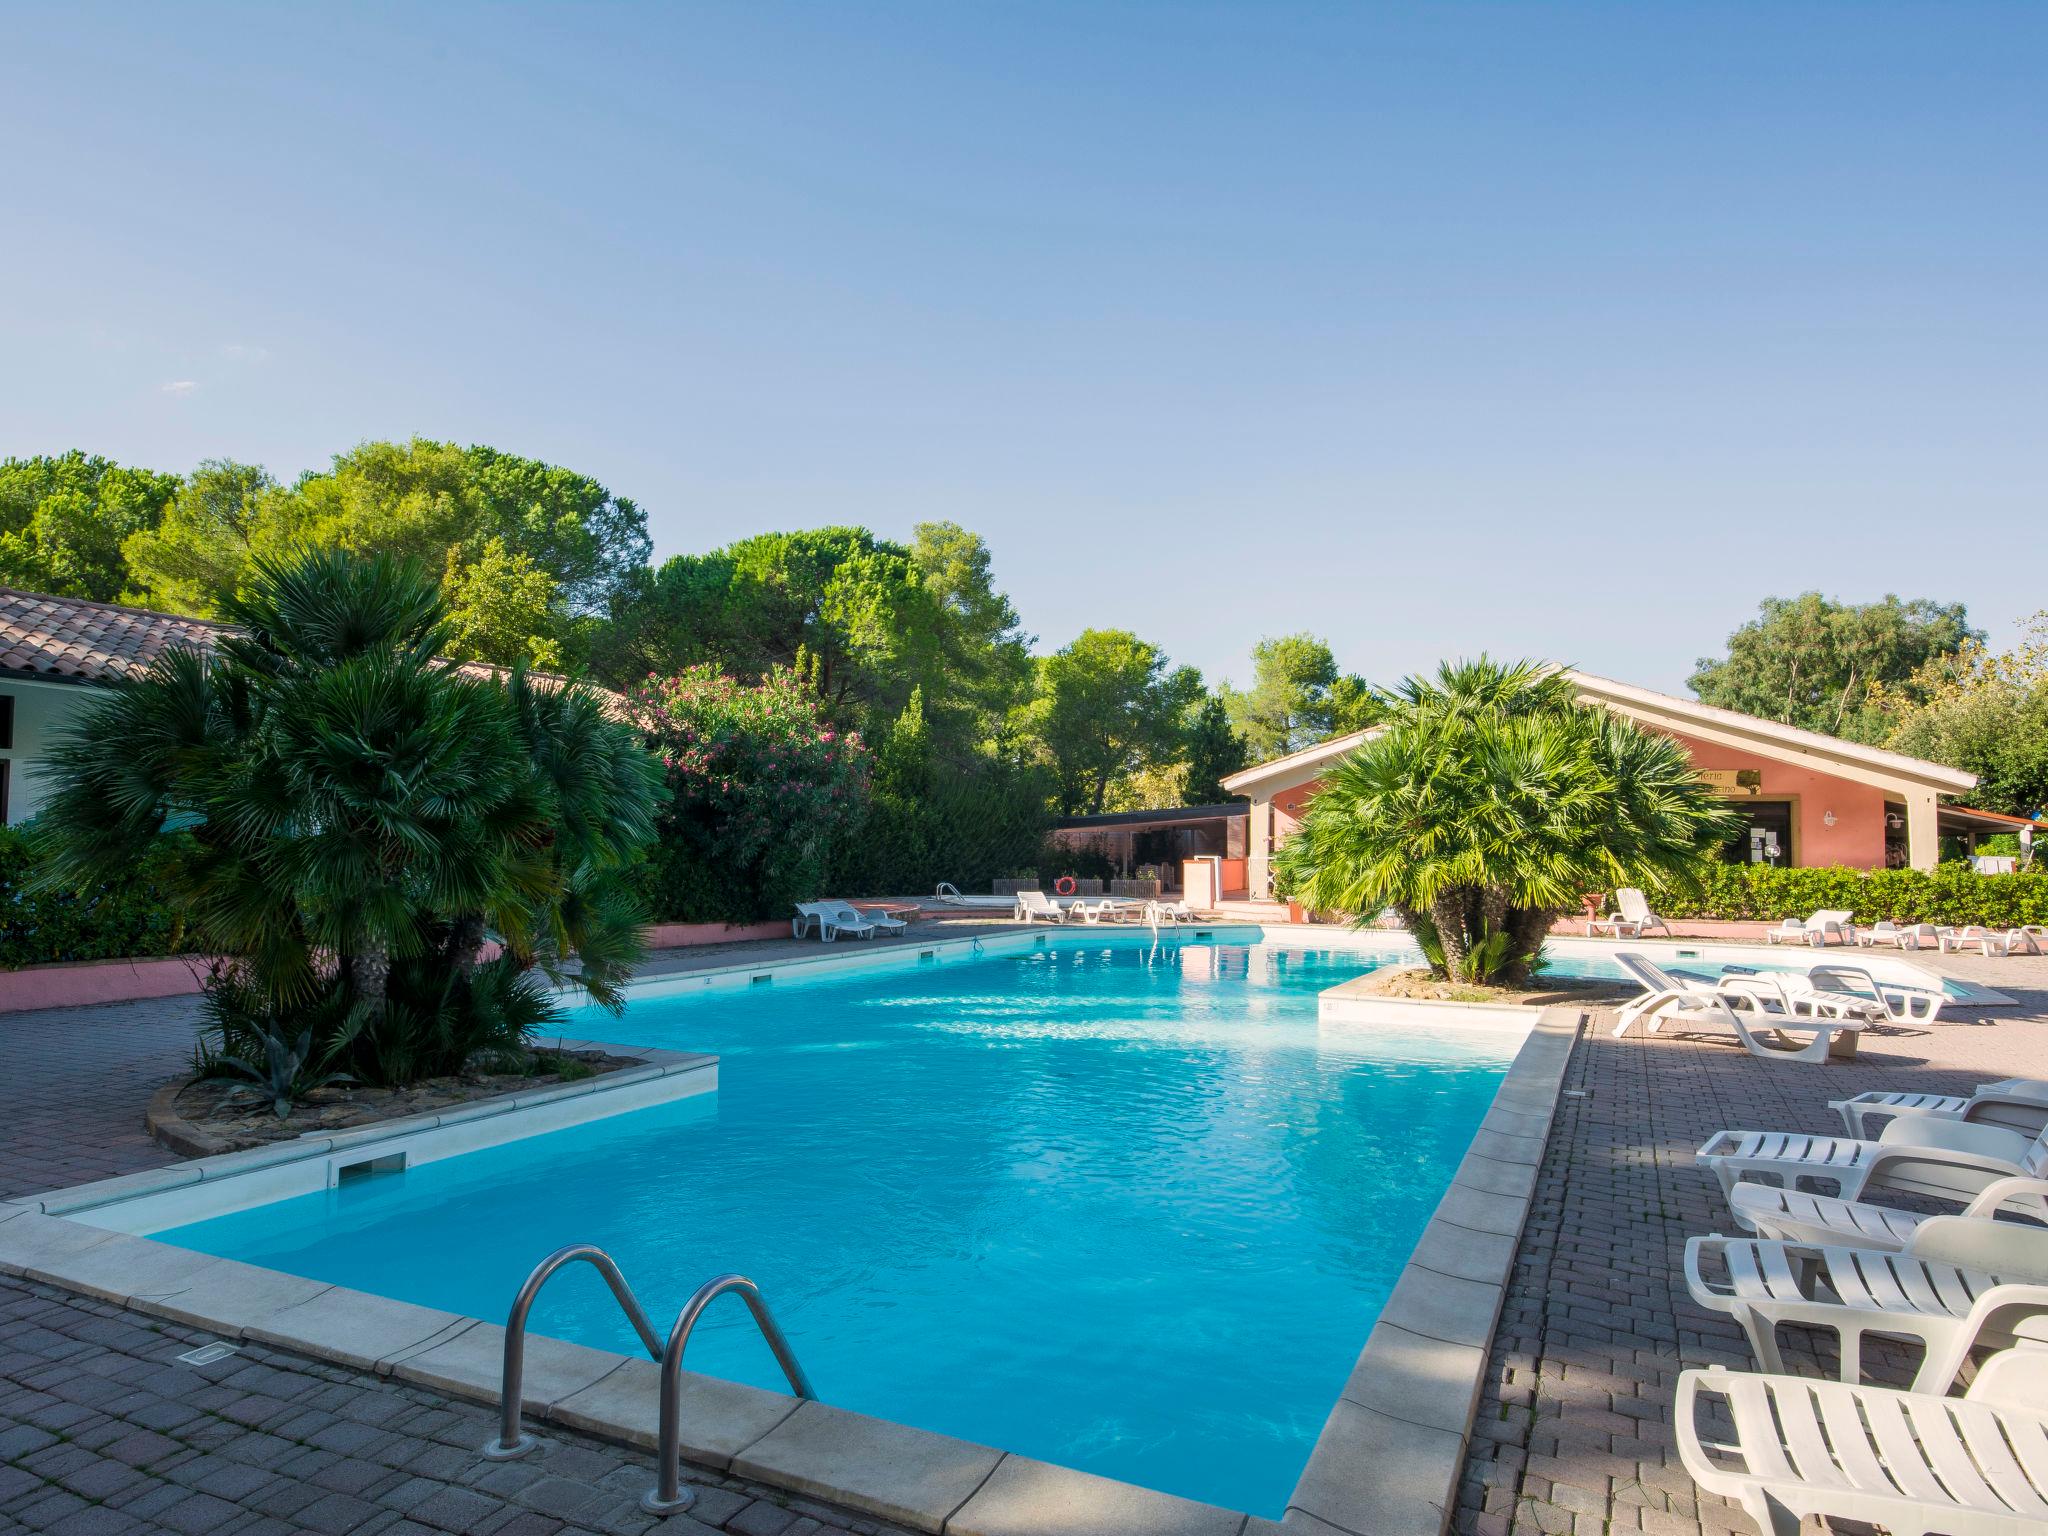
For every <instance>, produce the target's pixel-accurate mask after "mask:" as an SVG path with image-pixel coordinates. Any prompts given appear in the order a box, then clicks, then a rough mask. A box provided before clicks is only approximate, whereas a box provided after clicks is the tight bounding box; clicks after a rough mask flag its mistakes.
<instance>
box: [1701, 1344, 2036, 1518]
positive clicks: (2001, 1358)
mask: <svg viewBox="0 0 2048 1536" xmlns="http://www.w3.org/2000/svg"><path fill="white" fill-rule="evenodd" d="M2044 1345H2048V1328H2044V1327H2043V1325H2042V1323H2041V1322H2040V1320H2038V1319H2036V1320H2034V1321H2031V1322H2027V1323H2022V1324H2021V1325H2020V1328H2019V1343H2018V1345H2017V1347H2015V1348H2013V1349H2008V1350H2004V1351H2002V1352H2000V1353H1999V1354H1996V1355H1994V1356H1992V1357H1991V1358H1990V1359H1989V1360H1987V1361H1985V1362H1984V1365H1983V1366H1982V1368H1981V1369H1980V1370H1979V1371H1978V1372H1977V1375H1976V1379H1975V1380H1973V1381H1972V1382H1971V1383H1970V1390H1969V1391H1968V1392H1966V1393H1965V1394H1964V1395H1963V1396H1962V1397H1961V1398H1947V1397H1934V1396H1930V1395H1927V1394H1924V1393H1917V1392H1896V1391H1892V1390H1891V1389H1889V1388H1885V1387H1852V1386H1846V1385H1844V1384H1842V1383H1840V1382H1832V1381H1811V1380H1807V1379H1804V1378H1801V1377H1796V1376H1766V1375H1752V1374H1750V1373H1748V1372H1744V1371H1727V1370H1722V1369H1720V1368H1719V1367H1716V1368H1714V1369H1712V1370H1705V1371H1701V1370H1690V1371H1686V1372H1684V1373H1682V1374H1681V1375H1680V1376H1679V1378H1678V1396H1677V1404H1676V1418H1677V1429H1678V1454H1679V1459H1680V1460H1682V1461H1683V1462H1684V1463H1685V1470H1686V1471H1687V1472H1689V1473H1691V1474H1692V1479H1693V1481H1694V1482H1696V1483H1697V1484H1699V1486H1700V1487H1702V1488H1704V1489H1706V1490H1707V1491H1708V1492H1709V1493H1714V1494H1718V1495H1720V1496H1721V1497H1722V1498H1726V1499H1732V1500H1734V1501H1735V1502H1736V1503H1738V1504H1740V1505H1741V1506H1742V1507H1743V1509H1744V1510H1745V1511H1747V1512H1748V1514H1749V1516H1750V1518H1751V1519H1753V1520H1755V1521H1756V1523H1757V1524H1758V1525H1759V1526H1761V1527H1762V1528H1763V1530H1764V1531H1765V1532H1766V1533H1768V1536H1798V1531H1799V1526H1800V1521H1801V1520H1802V1519H1804V1518H1805V1517H1806V1516H1808V1515H1816V1516H1819V1517H1821V1518H1823V1519H1829V1520H1858V1521H1864V1522H1867V1523H1869V1524H1872V1525H1878V1526H1882V1527H1883V1528H1884V1529H1885V1530H1887V1531H1889V1532H1891V1533H1892V1536H1928V1533H1930V1532H1936V1531H1939V1532H1943V1533H1945V1536H2023V1533H2036V1536H2038V1532H2039V1531H2040V1530H2041V1528H2042V1524H2043V1522H2044V1521H2048V1348H2044V1347H2043V1346H2044ZM1709 1398H1719V1399H1721V1400H1722V1404H1723V1408H1724V1410H1725V1413H1726V1415H1727V1416H1728V1417H1729V1418H1732V1419H1733V1421H1734V1439H1733V1440H1732V1441H1723V1440H1717V1439H1714V1438H1712V1437H1711V1435H1712V1433H1713V1432H1707V1433H1703V1432H1702V1430H1701V1428H1700V1422H1699V1419H1700V1410H1701V1408H1702V1407H1703V1406H1704V1404H1705V1402H1706V1400H1707V1399H1709Z"/></svg>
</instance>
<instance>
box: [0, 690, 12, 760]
mask: <svg viewBox="0 0 2048 1536" xmlns="http://www.w3.org/2000/svg"><path fill="white" fill-rule="evenodd" d="M13 750H14V695H13V694H11V693H0V752H12V751H13Z"/></svg>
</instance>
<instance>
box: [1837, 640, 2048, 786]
mask: <svg viewBox="0 0 2048 1536" xmlns="http://www.w3.org/2000/svg"><path fill="white" fill-rule="evenodd" d="M1877 704H1878V712H1879V714H1880V716H1881V718H1882V719H1883V720H1885V721H1886V722H1887V725H1888V729H1887V731H1886V733H1885V735H1884V737H1883V744H1884V745H1885V746H1887V747H1889V748H1891V749H1892V750H1893V751H1894V752H1904V753H1906V754H1908V755H1909V756H1912V757H1923V758H1926V759H1928V760H1929V761H1931V762H1937V763H1947V764H1948V765H1949V766H1950V767H1952V768H1962V769H1965V770H1967V771H1968V772H1971V773H1974V774H1976V775H1977V781H1978V782H1977V787H1976V788H1975V789H1974V790H1972V791H1971V792H1970V796H1969V799H1970V803H1971V804H1972V805H1976V806H1981V807H1982V808H1984V809H1985V810H1990V811H2003V812H2005V813H2006V814H2007V815H2009V816H2031V815H2033V814H2034V813H2035V812H2037V811H2039V810H2040V809H2041V808H2042V807H2044V806H2048V612H2042V613H2037V614H2035V615H2034V617H2033V618H2032V619H2031V620H2029V621H2028V622H2027V624H2026V625H2025V626H2024V627H2023V631H2022V634H2021V637H2020V640H2019V642H2018V643H2017V644H2016V645H2014V646H2012V647H2011V648H2010V649H2008V650H2005V651H1997V652H1994V651H1992V650H1991V649H1990V648H1989V647H1988V646H1987V645H1985V644H1984V642H1982V641H1981V640H1974V639H1973V640H1970V641H1967V642H1965V643H1964V645H1963V646H1962V648H1961V649H1960V650H1957V651H1955V652H1953V653H1950V654H1945V655H1942V656H1937V657H1935V658H1934V659H1933V660H1931V661H1929V662H1927V663H1926V664H1924V665H1923V666H1922V667H1921V668H1920V670H1919V671H1918V672H1916V673H1915V674H1914V675H1913V677H1912V678H1911V679H1910V680H1909V682H1908V683H1907V685H1905V686H1904V687H1899V688H1887V689H1884V690H1882V692H1881V694H1880V695H1879V697H1878V700H1877Z"/></svg>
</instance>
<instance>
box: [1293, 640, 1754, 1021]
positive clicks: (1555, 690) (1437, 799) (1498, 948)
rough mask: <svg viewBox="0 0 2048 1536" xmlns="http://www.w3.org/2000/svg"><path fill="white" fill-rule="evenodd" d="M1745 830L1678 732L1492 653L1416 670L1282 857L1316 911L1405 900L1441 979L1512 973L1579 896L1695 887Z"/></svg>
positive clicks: (1528, 960)
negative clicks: (1602, 705) (1702, 775)
mask: <svg viewBox="0 0 2048 1536" xmlns="http://www.w3.org/2000/svg"><path fill="white" fill-rule="evenodd" d="M1731 825H1732V817H1731V814H1730V812H1729V811H1728V809H1727V808H1726V806H1725V805H1723V804H1722V803H1721V802H1720V801H1719V800H1718V799H1717V798H1716V797H1715V795H1714V793H1713V792H1712V791H1711V790H1710V789H1708V788H1707V787H1706V786H1705V785H1704V784H1703V783H1702V782H1701V781H1700V779H1699V776H1698V775H1697V774H1696V773H1694V771H1693V768H1692V764H1691V761H1690V759H1689V758H1688V756H1687V754H1686V751H1685V749H1684V748H1683V747H1682V746H1680V745H1679V744H1678V743H1677V742H1676V741H1674V740H1673V739H1672V738H1671V737H1669V736H1666V735H1663V734H1661V733H1659V732H1655V731H1649V730H1645V729H1643V728H1642V727H1639V726H1637V725H1635V724H1634V723H1633V722H1631V721H1628V720H1625V719H1622V718H1621V717H1620V716H1617V715H1612V714H1609V713H1608V712H1607V711H1605V710H1598V709H1589V708H1585V707H1583V706H1581V705H1580V704H1579V703H1578V702H1577V699H1576V695H1575V692H1574V690H1573V688H1572V686H1571V684H1570V682H1569V681H1568V680H1567V679H1566V678H1565V677H1563V676H1562V675H1561V674H1559V673H1557V672H1556V671H1554V670H1552V669H1549V668H1546V667H1543V666H1540V665H1538V664H1536V663H1533V662H1521V663H1518V664H1514V665H1504V664H1501V663H1498V662H1493V661H1489V660H1487V659H1486V658H1485V657H1481V658H1480V659H1479V660H1478V661H1477V662H1466V663H1459V664H1456V665H1452V664H1448V663H1447V664H1446V665H1445V666H1444V667H1443V668H1442V669H1440V671H1439V672H1438V674H1437V676H1436V677H1435V678H1434V679H1425V678H1410V679H1408V681H1407V682H1406V683H1405V684H1404V685H1403V686H1402V687H1401V689H1400V690H1399V691H1398V693H1397V694H1396V696H1395V698H1394V700H1393V702H1392V718H1391V720H1390V722H1389V724H1388V728H1387V730H1386V731H1385V732H1384V733H1383V734H1381V735H1379V736H1376V737H1373V738H1372V739H1370V740H1368V741H1367V742H1365V744H1364V745H1362V746H1361V747H1359V748H1358V750H1357V751H1355V752H1353V753H1351V754H1350V755H1349V756H1347V757H1346V758H1344V760H1343V761H1342V762H1340V763H1339V764H1338V765H1337V766H1336V768H1335V769H1334V770H1332V771H1331V773H1330V774H1329V775H1328V777H1327V781H1326V782H1325V784H1324V786H1323V788H1322V789H1321V790H1320V791H1319V792H1318V793H1317V794H1316V796H1315V798H1314V799H1312V800H1311V801H1310V802H1309V805H1308V810H1307V813H1306V814H1305V815H1304V817H1303V819H1302V824H1301V826H1300V828H1299V829H1298V830H1297V831H1296V833H1295V835H1294V836H1293V837H1291V838H1290V839H1288V841H1287V842H1286V843H1284V844H1283V845H1282V846H1281V848H1280V851H1279V854H1278V857H1277V866H1278V873H1279V878H1280V884H1281V887H1282V888H1283V889H1284V890H1285V891H1286V892H1287V894H1288V895H1289V897H1290V898H1292V899H1293V900H1296V901H1299V902H1302V903H1304V904H1306V905H1308V906H1311V907H1315V908H1319V909H1323V910H1328V911H1335V912H1346V913H1352V914H1355V915H1357V916H1359V917H1360V918H1361V919H1363V918H1367V917H1370V916H1372V915H1374V914H1376V913H1378V912H1380V911H1382V910H1384V909H1386V908H1389V907H1391V908H1392V909H1393V910H1394V911H1396V912H1397V913H1398V914H1399V915H1400V917H1401V919H1402V921H1403V922H1404V923H1405V924H1406V925H1407V926H1408V927H1409V929H1410V930H1411V931H1412V932H1413V933H1414V934H1415V935H1416V937H1417V939H1418V940H1419V941H1420V942H1421V944H1422V948H1423V953H1424V955H1425V956H1427V957H1428V958H1429V960H1430V964H1431V968H1432V970H1433V971H1434V972H1435V973H1436V974H1437V975H1439V976H1449V977H1452V978H1455V979H1457V980H1461V981H1487V980H1496V981H1501V982H1505V983H1516V982H1520V981H1522V980H1525V979H1526V978H1527V977H1528V975H1529V973H1530V971H1531V969H1532V968H1533V967H1534V966H1535V965H1536V964H1537V962H1538V958H1539V956H1540V955H1541V952H1542V947H1543V936H1544V935H1545V934H1546V933H1548V932H1549V930H1550V925H1551V923H1552V922H1553V921H1554V920H1555V919H1556V918H1557V916H1558V915H1559V914H1561V913H1564V912H1567V911H1571V910H1574V909H1575V908H1576V907H1577V906H1578V903H1579V900H1580V898H1581V896H1583V895H1585V894H1587V893H1589V892H1592V891H1598V890H1605V889H1609V888H1612V887H1614V886H1617V885H1633V886H1642V887H1645V888H1647V889H1650V890H1658V889H1665V888H1670V887H1672V886H1679V887H1683V886H1685V885H1686V884H1688V883H1689V882H1691V881H1693V880H1696V879H1697V871H1698V870H1699V868H1700V866H1701V865H1702V863H1703V862H1704V861H1705V860H1706V859H1708V858H1709V857H1711V856H1712V854H1713V852H1714V850H1715V849H1716V848H1717V847H1718V846H1719V845H1720V843H1721V841H1722V839H1723V838H1724V837H1726V836H1727V834H1728V831H1729V828H1730V826H1731Z"/></svg>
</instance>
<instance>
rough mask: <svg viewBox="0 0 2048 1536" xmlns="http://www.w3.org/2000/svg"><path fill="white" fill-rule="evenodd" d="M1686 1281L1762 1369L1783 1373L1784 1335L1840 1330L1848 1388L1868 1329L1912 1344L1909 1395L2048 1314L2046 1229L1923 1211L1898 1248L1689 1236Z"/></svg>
mask: <svg viewBox="0 0 2048 1536" xmlns="http://www.w3.org/2000/svg"><path fill="white" fill-rule="evenodd" d="M1715 1267H1719V1268H1720V1269H1721V1270H1722V1271H1723V1272H1724V1273H1723V1275H1722V1276H1721V1277H1718V1278H1717V1277H1716V1276H1715V1275H1713V1274H1711V1273H1710V1270H1711V1269H1713V1268H1715ZM1685 1286H1686V1289H1687V1290H1688V1291H1690V1292H1691V1293H1692V1299H1693V1300H1694V1301H1696V1302H1698V1303H1699V1304H1700V1305H1701V1306H1703V1307H1705V1308H1707V1309H1708V1310H1709V1311H1713V1312H1721V1313H1725V1314H1727V1315H1728V1316H1730V1317H1732V1318H1734V1319H1735V1321H1736V1322H1737V1323H1738V1324H1740V1325H1741V1328H1742V1331H1743V1332H1744V1333H1745V1334H1746V1335H1747V1336H1748V1338H1749V1344H1750V1348H1751V1349H1752V1350H1753V1351H1754V1352H1755V1354H1756V1358H1757V1363H1758V1364H1759V1365H1761V1366H1762V1367H1763V1368H1764V1369H1765V1370H1767V1371H1772V1372H1780V1371H1783V1370H1784V1369H1785V1361H1784V1357H1783V1356H1782V1355H1780V1354H1779V1352H1778V1329H1779V1328H1781V1327H1784V1326H1785V1325H1787V1324H1793V1325H1797V1326H1802V1327H1808V1328H1818V1329H1821V1330H1823V1331H1826V1332H1830V1333H1833V1334H1834V1335H1835V1337H1836V1340H1837V1342H1838V1343H1839V1345H1840V1347H1841V1354H1840V1368H1841V1373H1842V1380H1844V1381H1846V1382H1849V1383H1851V1384H1852V1385H1853V1384H1854V1383H1856V1382H1858V1381H1860V1380H1862V1375H1863V1339H1864V1337H1865V1336H1866V1335H1868V1334H1875V1335H1878V1336H1879V1337H1882V1338H1902V1339H1912V1340H1916V1341H1918V1343H1919V1344H1920V1346H1921V1350H1922V1354H1921V1358H1920V1368H1919V1371H1918V1372H1917V1373H1916V1374H1915V1375H1914V1377H1913V1384H1912V1389H1913V1390H1914V1391H1915V1392H1933V1393H1943V1392H1946V1391H1948V1389H1949V1388H1950V1387H1952V1386H1954V1385H1955V1379H1956V1375H1957V1373H1958V1372H1960V1371H1961V1370H1962V1368H1963V1366H1964V1365H1965V1364H1967V1363H1968V1361H1969V1358H1970V1353H1971V1351H1972V1350H1974V1349H1976V1348H1978V1347H1979V1346H1980V1345H1981V1346H1988V1347H1991V1348H1994V1349H1998V1348H2004V1347H2006V1346H2007V1345H2010V1344H2011V1343H2012V1342H2013V1327H2014V1325H2015V1324H2017V1323H2019V1322H2021V1321H2023V1320H2024V1319H2026V1318H2029V1317H2036V1316H2041V1315H2043V1314H2048V1231H2044V1230H2042V1229H2041V1228H2039V1227H2025V1226H2019V1225H2016V1224H2013V1223H2010V1222H1999V1221H1979V1220H1977V1219H1976V1218H1975V1217H1971V1216H1930V1217H1928V1218H1927V1219H1926V1220H1925V1221H1923V1222H1922V1223H1921V1224H1920V1225H1919V1226H1918V1227H1917V1228H1916V1229H1915V1230H1914V1232H1913V1234H1912V1236H1911V1237H1909V1238H1908V1239H1907V1241H1906V1246H1905V1247H1904V1249H1902V1250H1900V1251H1898V1252H1896V1253H1885V1252H1882V1251H1880V1250H1877V1249H1873V1248H1851V1247H1847V1246H1841V1245H1828V1246H1823V1247H1809V1246H1807V1245H1805V1244H1800V1243H1786V1242H1779V1241H1775V1240H1772V1239H1767V1238H1754V1237H1695V1238H1693V1239H1692V1240H1690V1241H1689V1242H1688V1243H1687V1244H1686V1245H1685Z"/></svg>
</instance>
